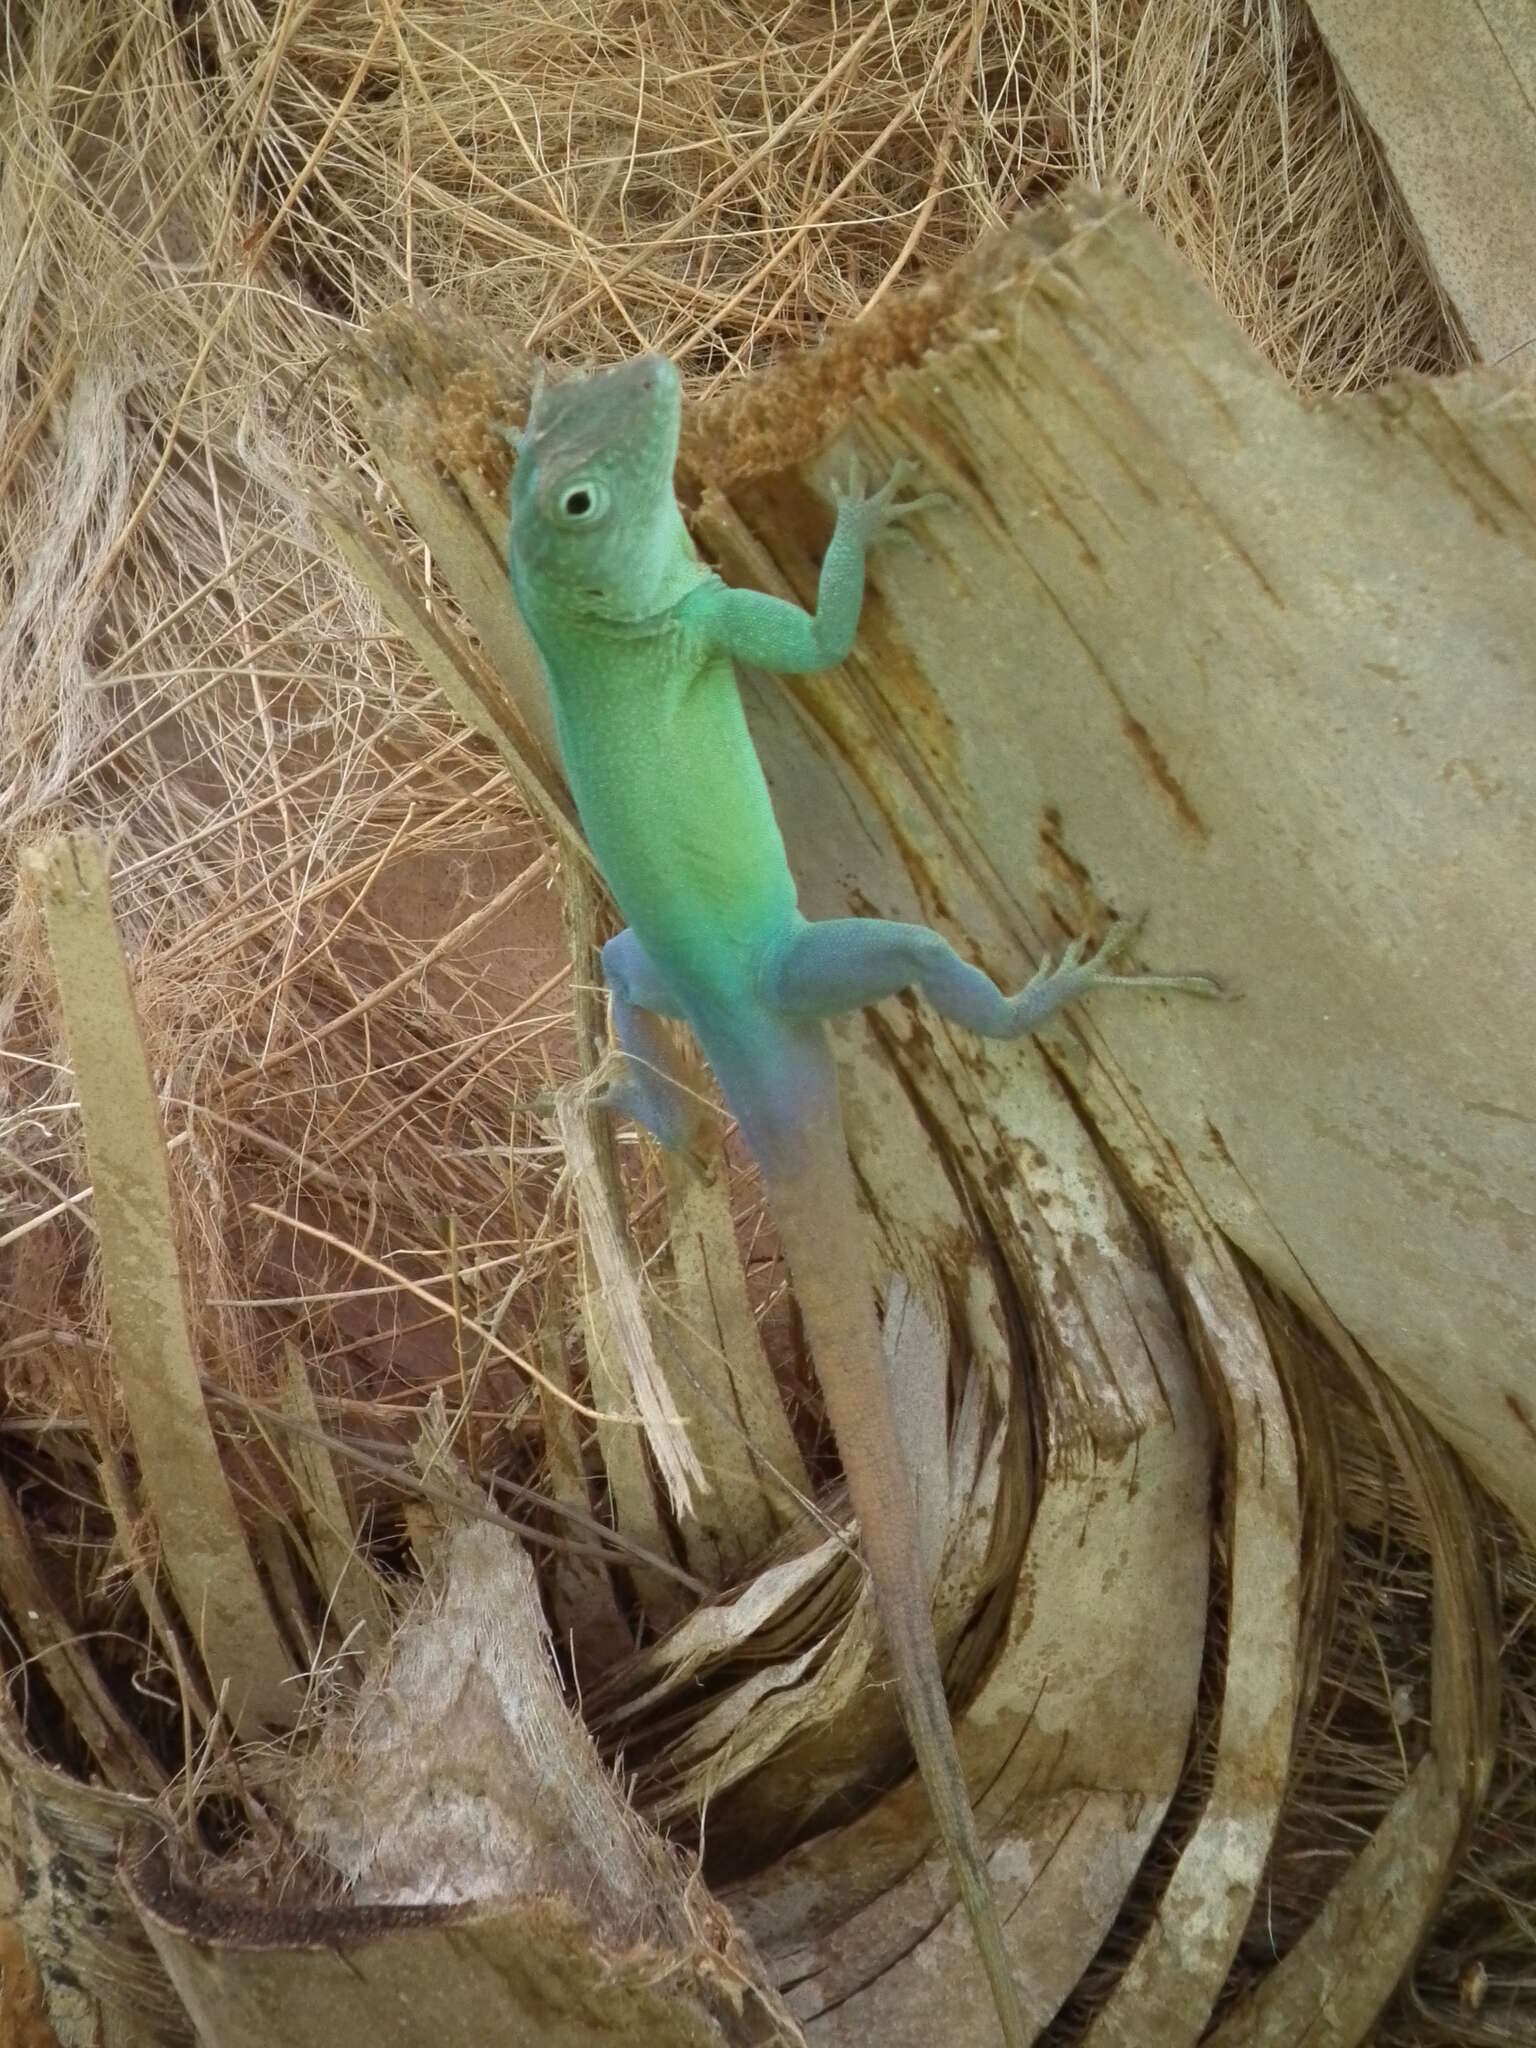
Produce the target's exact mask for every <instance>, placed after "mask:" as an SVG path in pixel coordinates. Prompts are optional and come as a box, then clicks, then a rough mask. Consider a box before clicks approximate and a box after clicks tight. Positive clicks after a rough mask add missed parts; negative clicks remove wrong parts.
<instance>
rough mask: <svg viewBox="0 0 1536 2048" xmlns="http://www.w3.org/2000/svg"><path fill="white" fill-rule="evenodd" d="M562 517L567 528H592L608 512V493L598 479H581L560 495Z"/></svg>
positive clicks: (567, 487) (567, 486)
mask: <svg viewBox="0 0 1536 2048" xmlns="http://www.w3.org/2000/svg"><path fill="white" fill-rule="evenodd" d="M559 507H560V517H561V519H562V520H564V522H565V524H566V525H567V526H590V525H591V524H592V522H593V520H595V519H601V517H602V516H603V514H604V513H605V512H606V511H607V510H608V492H607V489H606V487H605V486H604V485H603V484H601V483H599V482H598V480H597V478H596V477H585V476H584V477H581V478H579V479H578V481H577V482H575V483H570V484H567V485H566V487H565V489H564V490H563V491H562V492H561V493H560V499H559Z"/></svg>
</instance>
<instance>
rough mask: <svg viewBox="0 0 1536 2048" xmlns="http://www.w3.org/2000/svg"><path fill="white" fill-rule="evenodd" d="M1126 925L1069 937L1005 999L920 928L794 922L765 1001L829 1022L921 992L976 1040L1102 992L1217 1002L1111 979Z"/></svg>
mask: <svg viewBox="0 0 1536 2048" xmlns="http://www.w3.org/2000/svg"><path fill="white" fill-rule="evenodd" d="M1137 928H1138V927H1137V925H1136V923H1134V922H1120V923H1117V924H1114V925H1112V926H1111V927H1110V929H1109V931H1108V933H1107V934H1106V936H1105V938H1104V941H1103V943H1102V944H1101V945H1100V946H1099V947H1098V948H1097V950H1096V951H1095V952H1093V953H1091V954H1089V955H1088V956H1087V957H1086V958H1085V957H1084V955H1085V952H1086V948H1087V941H1086V940H1085V939H1075V940H1074V941H1073V943H1072V944H1071V945H1070V946H1069V947H1068V948H1067V950H1066V952H1065V953H1064V954H1063V956H1062V959H1061V963H1060V965H1059V966H1057V967H1055V968H1053V967H1051V965H1050V963H1049V961H1042V962H1041V963H1040V966H1039V967H1038V968H1037V969H1036V970H1035V973H1034V975H1033V976H1032V977H1031V979H1030V980H1029V981H1028V982H1026V983H1025V985H1024V987H1023V988H1022V989H1020V991H1019V992H1018V994H1017V995H1013V996H1009V995H1005V994H1004V993H1003V991H1002V990H1001V989H1000V988H999V987H998V985H997V983H996V982H995V981H993V979H992V977H991V976H990V975H989V974H984V973H983V972H982V971H981V969H980V968H979V967H973V966H971V964H970V962H969V961H967V960H962V959H961V957H960V955H959V954H958V953H957V952H956V951H955V949H954V947H953V946H951V945H950V943H949V941H948V940H947V939H945V938H943V937H942V936H941V935H940V934H939V933H938V932H935V931H930V930H929V929H928V927H927V926H926V925H921V924H898V923H895V922H894V921H891V920H887V919H885V918H880V917H836V918H828V919H826V920H825V921H824V922H821V923H816V924H809V923H807V924H801V925H799V926H798V927H797V928H796V929H795V930H794V931H793V932H792V933H791V934H790V935H789V936H788V937H787V938H786V939H784V940H782V941H781V942H780V944H779V945H778V946H777V947H775V948H774V950H773V952H772V954H771V955H770V956H769V959H768V961H767V963H766V964H765V967H764V970H763V973H762V977H761V985H760V992H761V995H762V999H763V1001H764V1002H765V1003H766V1004H768V1005H769V1006H770V1007H771V1008H775V1009H778V1010H779V1011H781V1012H782V1013H783V1014H785V1015H789V1016H797V1017H835V1016H839V1015H841V1014H842V1013H843V1012H844V1011H846V1010H860V1009H863V1008H864V1007H865V1005H866V1004H869V1003H878V1002H880V1001H882V1000H883V999H884V998H885V997H886V996H893V995H897V994H899V993H900V992H901V990H903V989H907V988H920V989H921V990H922V992H923V994H924V995H925V996H926V997H927V998H928V1000H929V1002H930V1003H932V1004H933V1007H934V1008H935V1009H936V1010H937V1011H938V1012H939V1014H940V1016H942V1017H948V1018H950V1019H951V1020H952V1021H953V1022H954V1023H956V1024H963V1025H964V1026H965V1028H966V1029H967V1030H968V1031H975V1032H978V1033H979V1034H980V1035H981V1036H982V1037H983V1038H1022V1037H1024V1036H1025V1034H1026V1033H1028V1032H1031V1031H1038V1030H1039V1028H1040V1026H1041V1025H1042V1024H1044V1023H1046V1022H1048V1021H1049V1019H1050V1018H1052V1017H1054V1016H1055V1014H1056V1012H1057V1011H1058V1010H1060V1009H1063V1008H1064V1007H1065V1006H1066V1005H1067V1004H1068V1003H1072V1002H1076V1001H1077V999H1078V998H1079V997H1080V996H1085V995H1088V994H1090V993H1092V992H1093V991H1094V990H1095V989H1101V988H1139V989H1149V988H1161V989H1175V990H1179V991H1182V992H1183V993H1185V994H1187V995H1202V996H1220V995H1221V994H1223V990H1222V986H1221V984H1220V982H1218V981H1217V980H1215V979H1214V977H1213V976H1211V975H1209V974H1112V973H1111V972H1110V971H1109V963H1110V961H1111V960H1113V959H1114V957H1115V955H1116V954H1117V953H1119V952H1121V951H1122V950H1123V949H1124V947H1125V946H1126V945H1127V944H1128V943H1129V942H1130V940H1131V939H1132V938H1134V937H1135V934H1136V931H1137Z"/></svg>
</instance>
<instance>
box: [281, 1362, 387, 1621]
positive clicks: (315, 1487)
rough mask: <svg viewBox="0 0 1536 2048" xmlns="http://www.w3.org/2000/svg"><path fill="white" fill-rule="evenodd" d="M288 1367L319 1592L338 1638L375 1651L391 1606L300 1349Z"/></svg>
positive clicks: (297, 1461)
mask: <svg viewBox="0 0 1536 2048" xmlns="http://www.w3.org/2000/svg"><path fill="white" fill-rule="evenodd" d="M284 1363H285V1365H286V1367H287V1373H286V1377H285V1381H284V1386H283V1408H284V1411H285V1412H286V1413H287V1414H288V1415H290V1416H291V1417H292V1418H293V1420H294V1421H295V1422H297V1423H298V1424H299V1425H300V1426H299V1428H298V1429H297V1430H295V1432H294V1434H293V1439H292V1446H291V1450H290V1453H289V1455H290V1456H291V1458H292V1462H293V1465H294V1468H295V1470H296V1474H297V1477H298V1480H299V1513H300V1514H301V1515H302V1516H303V1519H304V1528H305V1530H306V1531H307V1533H308V1536H309V1543H310V1549H311V1551H312V1552H313V1554H314V1561H315V1567H316V1570H317V1572H318V1574H319V1584H320V1591H321V1594H322V1596H323V1598H324V1599H325V1601H326V1605H327V1611H328V1615H329V1619H330V1623H331V1626H332V1627H333V1628H334V1629H335V1631H336V1634H337V1635H338V1637H340V1638H342V1639H344V1640H345V1641H346V1642H347V1643H348V1645H349V1646H350V1647H352V1648H354V1649H363V1648H369V1649H371V1648H374V1647H375V1646H377V1645H378V1644H379V1643H382V1642H383V1641H384V1640H385V1638H386V1637H387V1635H388V1633H389V1602H388V1600H387V1598H386V1597H385V1593H384V1589H383V1587H382V1585H381V1584H380V1582H379V1580H378V1578H377V1576H376V1575H375V1573H374V1569H373V1566H372V1565H371V1564H370V1563H369V1561H368V1559H367V1558H366V1557H365V1556H364V1555H363V1552H362V1550H361V1548H360V1546H359V1541H358V1532H357V1530H356V1529H355V1528H354V1526H353V1523H352V1517H351V1515H350V1514H349V1513H348V1511H347V1503H346V1500H345V1499H344V1497H343V1495H342V1491H341V1483H340V1481H339V1480H338V1479H337V1477H336V1467H335V1464H334V1462H333V1461H332V1458H331V1453H330V1450H329V1448H328V1447H327V1445H326V1442H325V1437H324V1433H323V1431H322V1430H321V1427H320V1411H319V1410H318V1408H316V1406H315V1395H314V1389H313V1388H312V1387H311V1386H310V1384H309V1372H308V1369H307V1368H306V1366H305V1364H304V1360H303V1357H302V1356H301V1354H300V1352H299V1350H298V1348H297V1346H296V1345H292V1344H290V1345H289V1346H288V1347H287V1349H286V1352H285V1354H284Z"/></svg>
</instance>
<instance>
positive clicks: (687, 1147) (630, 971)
mask: <svg viewBox="0 0 1536 2048" xmlns="http://www.w3.org/2000/svg"><path fill="white" fill-rule="evenodd" d="M602 961H603V979H604V981H606V982H607V984H608V991H609V995H610V997H611V999H612V1003H613V1035H614V1037H615V1038H616V1039H617V1040H618V1042H619V1049H620V1051H621V1052H622V1053H623V1055H624V1067H623V1072H622V1074H621V1075H620V1077H619V1078H618V1079H617V1080H616V1081H612V1082H610V1083H609V1084H608V1086H607V1087H606V1088H604V1089H603V1091H602V1092H601V1094H600V1095H599V1097H598V1102H599V1104H600V1106H601V1107H602V1108H604V1109H607V1110H611V1111H612V1112H613V1113H614V1114H615V1115H617V1116H625V1117H629V1118H630V1119H631V1120H632V1121H633V1122H635V1123H637V1124H640V1125H641V1126H642V1127H643V1128H644V1129H645V1130H648V1131H649V1132H650V1134H651V1136H652V1137H653V1138H654V1139H655V1140H656V1141H657V1143H658V1144H660V1145H663V1146H665V1147H666V1148H667V1150H668V1151H672V1152H690V1153H697V1151H698V1149H699V1144H700V1138H701V1133H702V1126H703V1119H704V1108H705V1105H704V1103H703V1102H702V1101H701V1099H700V1097H699V1094H698V1092H697V1090H696V1089H695V1088H694V1087H693V1086H692V1085H691V1084H690V1081H689V1078H688V1073H687V1069H686V1068H685V1067H684V1065H683V1062H682V1060H681V1059H680V1058H679V1056H678V1052H677V1048H676V1046H675V1045H674V1044H673V1043H672V1040H671V1038H670V1037H669V1036H668V1033H667V1030H666V1026H665V1025H664V1024H663V1023H662V1021H661V1020H662V1018H663V1017H667V1016H675V1015H677V1014H678V1013H677V1007H676V1005H675V1004H674V1003H673V1002H672V1000H671V998H670V996H669V995H668V993H667V989H666V985H665V983H664V982H663V981H662V979H661V977H660V975H659V974H658V973H657V972H656V969H655V967H654V966H653V965H652V963H651V961H650V958H649V957H648V955H647V954H646V953H645V951H644V949H643V948H642V946H641V944H640V941H639V940H638V939H637V938H636V937H635V935H634V933H633V932H631V931H622V932H620V933H618V935H617V936H616V937H615V938H611V939H610V940H609V941H608V943H607V944H606V945H605V946H604V947H603V952H602Z"/></svg>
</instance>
